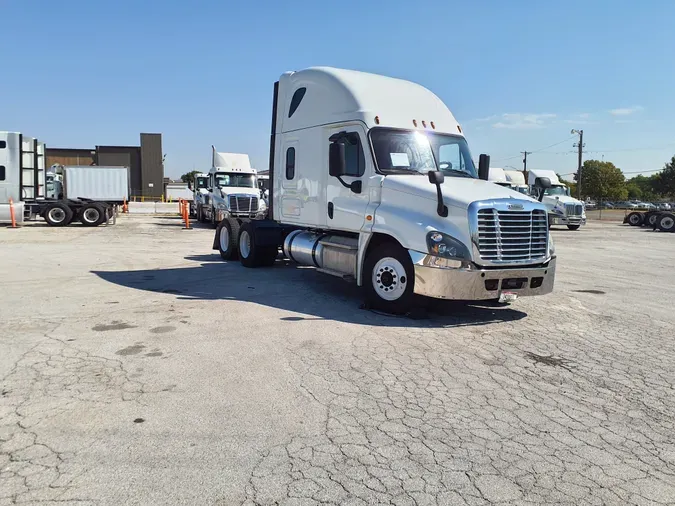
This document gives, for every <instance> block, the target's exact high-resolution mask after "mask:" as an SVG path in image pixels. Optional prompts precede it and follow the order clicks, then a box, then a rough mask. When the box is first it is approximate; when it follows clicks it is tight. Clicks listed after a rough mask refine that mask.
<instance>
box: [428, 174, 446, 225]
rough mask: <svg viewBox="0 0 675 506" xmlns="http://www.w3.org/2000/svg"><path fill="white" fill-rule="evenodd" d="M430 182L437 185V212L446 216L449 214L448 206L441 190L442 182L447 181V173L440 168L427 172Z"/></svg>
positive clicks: (443, 216)
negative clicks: (444, 201) (439, 169)
mask: <svg viewBox="0 0 675 506" xmlns="http://www.w3.org/2000/svg"><path fill="white" fill-rule="evenodd" d="M427 176H428V177H429V182H430V183H431V184H433V185H434V186H436V204H437V205H436V213H437V214H438V216H440V217H442V218H445V217H447V216H448V206H446V205H445V204H444V203H443V192H442V191H441V184H442V183H443V181H445V174H443V173H442V172H440V171H438V170H434V171H429V172H427Z"/></svg>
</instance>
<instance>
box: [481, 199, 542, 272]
mask: <svg viewBox="0 0 675 506" xmlns="http://www.w3.org/2000/svg"><path fill="white" fill-rule="evenodd" d="M546 220H547V217H546V211H543V210H541V209H535V210H533V211H505V210H498V209H479V210H478V252H479V253H480V257H481V258H482V259H483V260H488V261H490V262H499V263H509V262H522V261H526V260H542V259H543V258H545V257H546V256H547V254H548V224H547V221H546Z"/></svg>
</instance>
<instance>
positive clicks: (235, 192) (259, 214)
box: [197, 146, 267, 225]
mask: <svg viewBox="0 0 675 506" xmlns="http://www.w3.org/2000/svg"><path fill="white" fill-rule="evenodd" d="M211 148H212V150H213V167H212V168H211V170H210V171H209V179H208V186H207V194H206V195H205V199H204V200H205V201H204V202H203V203H202V204H201V205H198V206H197V219H198V220H199V221H200V222H211V223H213V224H214V225H217V224H218V223H219V222H221V221H222V220H223V219H225V218H228V217H232V218H250V219H262V218H264V217H265V216H267V205H266V204H265V201H264V200H263V199H262V198H261V195H260V189H259V188H258V179H257V177H256V170H255V169H253V168H251V162H250V161H249V158H248V155H246V154H241V153H218V152H217V151H216V148H215V147H213V146H212V147H211Z"/></svg>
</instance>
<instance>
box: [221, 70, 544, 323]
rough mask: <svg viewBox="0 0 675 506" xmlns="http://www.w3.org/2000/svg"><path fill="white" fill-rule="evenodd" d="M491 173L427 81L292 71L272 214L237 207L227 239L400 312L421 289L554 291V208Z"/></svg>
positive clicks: (465, 294) (284, 95)
mask: <svg viewBox="0 0 675 506" xmlns="http://www.w3.org/2000/svg"><path fill="white" fill-rule="evenodd" d="M488 170H489V157H488V156H485V155H481V157H480V163H479V168H478V171H476V168H475V167H474V164H473V162H472V159H471V154H470V152H469V148H468V145H467V142H466V140H465V138H464V135H463V133H462V129H461V127H460V125H459V124H458V123H457V121H456V120H455V118H454V117H453V115H452V113H451V112H450V111H449V110H448V108H447V107H446V106H445V105H444V104H443V102H442V101H441V100H440V99H439V98H438V97H437V96H436V95H434V94H433V93H431V92H430V91H429V90H427V89H425V88H423V87H422V86H420V85H417V84H414V83H411V82H408V81H403V80H400V79H393V78H389V77H384V76H379V75H374V74H367V73H363V72H355V71H349V70H340V69H334V68H327V67H318V68H310V69H307V70H302V71H299V72H288V73H286V74H284V75H282V76H281V78H280V79H279V81H278V82H277V83H275V85H274V99H273V106H272V132H271V141H270V209H269V218H268V219H263V220H257V221H256V220H250V219H240V218H235V217H233V216H229V217H227V218H226V219H224V220H223V221H222V222H220V223H219V225H218V228H217V230H216V235H215V239H214V248H217V249H220V252H221V255H222V256H223V257H224V258H226V259H233V258H235V256H236V255H238V257H239V260H240V261H241V263H242V264H243V265H244V266H246V267H260V266H270V265H272V264H273V263H274V262H275V259H276V258H277V255H278V250H279V248H281V249H282V250H283V253H284V255H285V256H286V257H287V258H289V259H290V260H292V261H295V262H297V263H299V264H304V265H309V266H314V267H316V268H317V269H319V270H320V271H322V272H325V273H328V274H332V275H335V276H338V277H341V278H346V279H352V280H354V281H355V282H356V283H357V284H358V285H360V286H362V287H363V290H364V292H365V296H366V298H367V300H368V301H369V302H370V304H372V305H373V306H374V307H378V308H381V309H384V310H387V311H393V312H401V311H407V310H408V309H409V307H410V303H411V300H412V297H413V294H421V295H425V296H430V297H437V298H443V299H465V300H480V299H502V300H504V299H506V300H509V299H513V298H515V297H516V296H517V295H542V294H546V293H549V292H551V291H552V289H553V284H554V278H555V267H556V258H555V253H554V249H553V243H552V241H551V239H550V236H549V232H548V225H547V219H546V215H547V209H546V206H544V205H543V204H541V203H540V202H537V201H536V200H534V199H532V198H530V197H527V196H525V195H518V194H517V193H515V192H513V191H511V190H509V189H507V188H501V187H499V186H497V185H494V184H492V183H489V182H488V181H487V178H488ZM479 174H480V178H479V177H478V176H479ZM536 183H537V185H538V186H543V187H546V186H548V183H549V182H548V180H547V179H545V178H541V179H538V180H537V181H536ZM223 237H225V238H227V241H223ZM232 242H234V243H235V245H236V248H232V247H231V244H232Z"/></svg>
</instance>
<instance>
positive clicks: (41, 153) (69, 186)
mask: <svg viewBox="0 0 675 506" xmlns="http://www.w3.org/2000/svg"><path fill="white" fill-rule="evenodd" d="M48 186H50V191H48V189H47V187H48ZM128 197H129V169H128V168H127V167H97V166H91V167H89V166H88V167H64V168H63V170H62V172H61V174H59V175H58V177H57V174H54V173H49V174H47V171H46V169H45V144H44V143H43V142H39V141H38V140H37V139H36V138H34V137H28V136H25V135H23V134H21V133H19V132H0V222H7V221H9V220H10V214H11V213H10V208H13V210H14V215H15V218H16V220H17V221H18V222H22V221H24V220H25V219H34V218H35V217H37V216H41V217H43V218H44V219H45V221H46V222H47V223H48V224H49V225H51V226H64V225H68V224H69V223H70V222H71V221H73V220H74V219H78V220H79V221H80V222H82V224H83V225H85V226H98V225H100V224H101V223H103V222H104V221H106V220H107V219H108V218H109V217H110V216H111V215H112V211H113V206H114V205H116V204H121V203H122V202H123V201H124V200H125V199H128Z"/></svg>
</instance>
